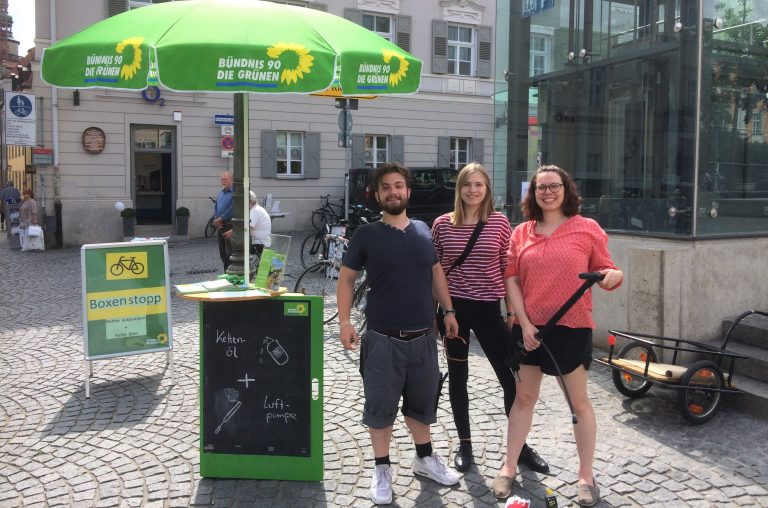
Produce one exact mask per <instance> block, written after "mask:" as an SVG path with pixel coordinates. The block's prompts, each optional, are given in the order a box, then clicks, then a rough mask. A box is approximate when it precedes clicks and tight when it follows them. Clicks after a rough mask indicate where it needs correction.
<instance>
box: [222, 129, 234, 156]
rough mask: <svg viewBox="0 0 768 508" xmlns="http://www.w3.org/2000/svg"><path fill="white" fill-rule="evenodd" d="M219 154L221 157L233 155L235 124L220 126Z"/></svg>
mask: <svg viewBox="0 0 768 508" xmlns="http://www.w3.org/2000/svg"><path fill="white" fill-rule="evenodd" d="M221 156H222V157H234V156H235V126H234V125H222V126H221Z"/></svg>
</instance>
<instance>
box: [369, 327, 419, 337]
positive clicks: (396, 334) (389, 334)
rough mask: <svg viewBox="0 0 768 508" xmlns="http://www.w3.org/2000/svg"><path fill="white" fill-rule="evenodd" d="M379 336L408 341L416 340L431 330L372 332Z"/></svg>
mask: <svg viewBox="0 0 768 508" xmlns="http://www.w3.org/2000/svg"><path fill="white" fill-rule="evenodd" d="M373 331H374V332H376V333H379V334H381V335H386V336H387V337H392V338H393V339H400V340H409V339H417V338H419V337H421V336H422V335H426V334H428V333H429V332H431V331H432V328H422V329H420V330H373Z"/></svg>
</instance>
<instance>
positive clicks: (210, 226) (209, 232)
mask: <svg viewBox="0 0 768 508" xmlns="http://www.w3.org/2000/svg"><path fill="white" fill-rule="evenodd" d="M208 199H210V200H211V201H213V215H211V218H210V219H208V222H207V223H206V224H205V237H206V238H212V237H213V236H214V235H215V234H216V225H215V224H214V223H213V219H214V218H215V217H216V200H215V199H214V198H212V197H211V196H208Z"/></svg>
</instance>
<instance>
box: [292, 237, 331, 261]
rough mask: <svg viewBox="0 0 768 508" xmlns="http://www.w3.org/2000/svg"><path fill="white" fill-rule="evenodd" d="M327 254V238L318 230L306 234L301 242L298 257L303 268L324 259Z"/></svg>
mask: <svg viewBox="0 0 768 508" xmlns="http://www.w3.org/2000/svg"><path fill="white" fill-rule="evenodd" d="M327 255H328V240H326V239H325V235H323V234H321V233H320V232H317V233H310V234H308V235H307V236H306V237H305V238H304V241H302V242H301V250H300V251H299V259H301V266H302V267H303V268H308V267H309V266H311V265H312V264H314V263H317V262H318V261H320V260H323V259H325V258H326V257H327Z"/></svg>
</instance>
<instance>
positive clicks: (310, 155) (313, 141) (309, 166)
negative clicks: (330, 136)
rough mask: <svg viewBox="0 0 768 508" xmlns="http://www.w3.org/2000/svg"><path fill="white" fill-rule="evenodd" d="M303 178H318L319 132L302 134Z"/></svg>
mask: <svg viewBox="0 0 768 508" xmlns="http://www.w3.org/2000/svg"><path fill="white" fill-rule="evenodd" d="M304 178H320V134H319V133H317V132H308V133H306V134H304Z"/></svg>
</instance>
